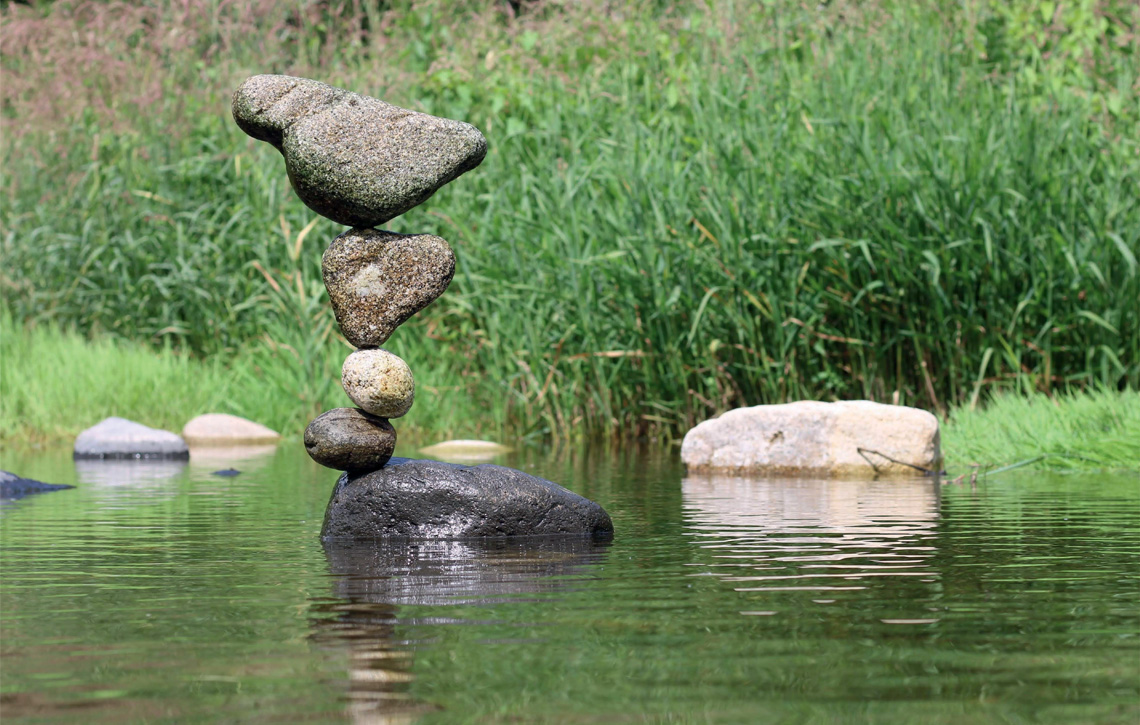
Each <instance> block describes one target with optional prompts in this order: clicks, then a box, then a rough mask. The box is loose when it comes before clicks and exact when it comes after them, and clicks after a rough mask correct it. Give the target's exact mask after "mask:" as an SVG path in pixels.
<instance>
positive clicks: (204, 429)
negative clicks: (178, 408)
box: [182, 413, 281, 446]
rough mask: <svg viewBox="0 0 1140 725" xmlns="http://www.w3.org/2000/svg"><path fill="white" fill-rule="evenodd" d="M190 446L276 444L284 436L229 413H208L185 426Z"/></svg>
mask: <svg viewBox="0 0 1140 725" xmlns="http://www.w3.org/2000/svg"><path fill="white" fill-rule="evenodd" d="M182 439H183V440H184V441H186V445H189V446H242V445H256V444H267V443H276V442H277V441H279V440H281V434H280V433H278V432H277V431H275V430H272V429H270V428H266V427H265V426H263V425H262V424H261V423H255V422H253V421H252V420H248V419H246V418H241V417H239V416H236V415H230V414H229V413H204V414H202V415H199V416H198V417H196V418H193V419H192V420H191V421H190V422H189V423H187V424H186V425H184V426H183V427H182Z"/></svg>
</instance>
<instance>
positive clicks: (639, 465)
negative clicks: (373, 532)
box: [0, 445, 1140, 723]
mask: <svg viewBox="0 0 1140 725" xmlns="http://www.w3.org/2000/svg"><path fill="white" fill-rule="evenodd" d="M67 453H68V452H67V451H46V452H44V451H38V452H31V451H10V450H9V451H5V452H4V453H3V461H2V462H0V467H2V468H5V469H8V470H15V471H17V472H19V473H21V474H23V475H25V476H31V477H35V478H40V479H42V480H46V481H51V482H56V483H71V484H75V485H76V486H77V487H78V488H76V489H74V490H70V491H61V492H56V493H50V494H43V495H39V496H32V497H28V498H25V499H21V500H19V501H15V502H7V503H5V504H4V505H3V506H0V656H2V658H3V668H2V676H0V715H2V717H3V719H4V722H6V723H7V722H59V723H72V722H93V723H99V722H108V723H119V722H171V723H173V722H178V723H186V722H203V723H207V722H266V723H278V722H356V723H405V722H406V723H412V722H423V723H452V722H478V723H499V722H504V721H506V722H575V723H579V722H596V723H612V722H723V723H738V722H739V723H754V722H783V721H791V722H814V721H817V720H818V721H829V722H867V723H882V722H934V723H938V722H945V723H951V722H953V723H959V722H1135V721H1137V720H1138V719H1140V706H1138V701H1140V647H1138V643H1140V640H1138V634H1140V574H1138V572H1140V566H1138V563H1140V480H1138V478H1137V476H1136V474H1098V475H1081V476H1075V475H1069V476H1059V475H1044V474H1040V473H1032V474H1025V475H1008V476H1004V477H1000V478H995V479H992V480H990V481H982V482H980V483H979V485H978V486H976V487H973V488H971V487H969V486H955V485H945V484H940V483H937V482H933V481H928V480H914V481H901V482H900V481H890V482H888V481H823V480H805V479H798V480H759V481H758V480H749V479H744V478H736V477H731V476H688V477H686V476H684V473H683V471H682V469H681V468H680V467H679V465H678V464H677V463H676V461H675V459H673V458H672V457H671V456H667V455H642V454H634V453H628V454H614V453H612V452H606V451H572V452H570V453H568V454H565V455H561V456H558V457H541V456H539V455H537V454H536V453H533V452H532V453H527V452H524V453H522V454H518V455H515V456H514V457H512V458H510V459H507V460H506V461H504V462H506V463H508V464H510V465H515V466H518V467H520V468H523V469H525V470H528V471H530V472H533V473H536V474H538V475H544V476H546V477H548V478H551V479H553V480H556V481H559V482H562V483H564V484H566V485H568V486H569V487H570V488H573V489H574V490H577V491H578V492H580V493H582V494H583V495H586V496H589V497H591V498H594V499H595V500H598V501H599V502H600V503H602V504H603V505H604V506H605V507H606V508H607V509H608V510H609V511H610V513H611V515H612V516H613V518H614V521H615V525H616V527H617V537H616V538H615V540H614V541H613V542H611V543H594V542H590V541H581V540H573V539H564V540H540V541H498V542H476V541H466V542H418V543H414V542H413V543H409V542H384V543H378V544H375V545H368V546H343V545H328V546H322V545H321V543H320V541H319V540H318V538H317V533H318V531H319V529H320V522H321V517H322V514H323V510H324V505H325V503H326V501H327V498H328V494H329V491H330V490H331V487H332V484H333V481H334V480H335V474H332V473H331V472H329V471H327V470H324V469H321V468H319V467H317V466H316V465H314V464H312V463H311V462H310V461H308V459H307V457H306V456H305V455H304V453H303V451H301V450H300V448H299V446H290V445H285V446H284V447H283V448H282V450H280V451H279V452H277V453H276V454H273V453H272V452H270V453H268V454H266V453H265V452H261V453H260V454H259V455H255V456H253V457H250V458H246V459H241V458H240V457H239V458H237V459H234V460H230V459H226V461H223V462H222V464H220V465H219V462H218V461H211V460H208V459H202V460H192V461H191V462H190V463H189V464H186V463H165V464H146V463H145V462H144V463H133V464H132V463H129V462H126V463H124V462H119V463H111V464H103V465H99V464H100V462H87V461H84V462H78V463H76V462H72V461H71V460H70V458H69V456H68V455H67ZM230 465H233V466H234V467H236V468H239V469H240V470H242V471H243V472H242V474H241V475H240V476H237V477H233V478H220V477H217V476H212V475H211V472H212V471H213V470H216V469H218V468H227V467H230Z"/></svg>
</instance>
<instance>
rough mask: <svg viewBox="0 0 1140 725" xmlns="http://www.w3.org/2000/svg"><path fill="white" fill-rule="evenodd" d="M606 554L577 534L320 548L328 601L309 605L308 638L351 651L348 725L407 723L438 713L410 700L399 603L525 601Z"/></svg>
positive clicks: (409, 660)
mask: <svg viewBox="0 0 1140 725" xmlns="http://www.w3.org/2000/svg"><path fill="white" fill-rule="evenodd" d="M605 554H606V544H604V543H598V542H595V541H593V540H591V539H588V538H578V537H564V538H560V539H516V540H506V539H499V540H494V541H486V540H468V541H463V542H459V541H427V542H418V543H408V542H385V541H380V542H376V543H375V544H374V545H372V546H353V545H351V544H348V545H343V544H338V543H336V542H326V544H325V555H326V556H327V557H328V562H329V570H330V573H331V574H332V576H333V585H332V587H333V590H332V595H333V598H332V599H321V600H318V601H317V602H315V603H314V607H313V612H314V614H315V615H316V616H314V617H313V618H312V620H311V622H312V626H313V634H312V639H313V640H314V641H315V642H317V643H318V645H320V646H324V647H329V648H332V649H347V650H348V655H349V691H348V701H349V704H348V712H349V715H350V717H351V719H352V722H354V723H388V724H391V723H404V722H414V721H415V719H416V718H417V717H418V716H421V715H423V714H424V713H427V712H431V711H433V710H435V709H436V707H435V706H433V705H430V704H428V703H425V702H421V701H416V700H415V699H413V698H412V695H411V693H410V692H409V690H410V688H411V685H412V682H413V681H414V678H415V674H414V673H413V671H412V664H413V656H414V654H415V653H414V651H413V646H414V645H413V644H412V643H409V642H406V641H400V640H399V639H398V638H397V633H396V627H397V625H398V624H400V623H401V621H400V619H399V614H400V608H401V607H402V606H420V607H422V606H428V607H451V606H471V605H496V604H503V603H506V602H518V601H528V600H532V599H534V598H536V597H541V596H546V595H550V594H552V593H555V592H557V591H559V590H562V589H566V588H568V587H571V586H572V585H573V582H574V581H575V579H576V578H578V577H582V576H587V575H588V574H589V572H590V570H591V569H592V568H593V567H595V566H597V565H599V564H601V563H602V562H603V560H604V557H605ZM452 621H455V622H462V620H451V619H448V618H437V619H432V620H430V623H433V624H447V623H448V622H452ZM402 623H404V624H407V620H406V619H405V620H404V621H403V622H402ZM461 626H462V625H461ZM404 636H407V635H406V634H405V635H404Z"/></svg>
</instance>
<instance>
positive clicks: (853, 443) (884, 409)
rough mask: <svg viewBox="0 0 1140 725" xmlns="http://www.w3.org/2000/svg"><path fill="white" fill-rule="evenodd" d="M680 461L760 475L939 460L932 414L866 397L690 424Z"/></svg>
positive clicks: (837, 472) (934, 466)
mask: <svg viewBox="0 0 1140 725" xmlns="http://www.w3.org/2000/svg"><path fill="white" fill-rule="evenodd" d="M681 460H682V461H683V462H684V463H685V465H686V466H687V467H688V468H689V470H692V471H727V472H740V473H750V474H763V475H813V476H859V477H865V476H876V475H892V476H917V475H922V473H923V472H924V471H930V472H937V471H938V469H939V468H940V466H941V464H942V453H941V450H940V446H939V432H938V419H937V418H935V417H934V416H933V415H931V414H930V413H928V412H926V411H924V410H918V409H917V408H907V407H904V406H898V405H883V404H881V403H872V402H870V401H866V400H857V401H848V402H838V403H821V402H815V401H801V402H797V403H788V404H785V405H757V406H755V407H752V408H738V409H736V410H730V411H728V412H727V413H725V414H724V415H722V416H720V417H719V418H714V419H712V420H706V421H705V422H703V423H701V424H700V425H698V426H696V427H695V428H693V429H692V430H690V431H689V432H688V433H687V434H686V435H685V440H684V441H683V442H682V444H681Z"/></svg>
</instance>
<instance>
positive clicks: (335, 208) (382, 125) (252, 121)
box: [233, 75, 487, 473]
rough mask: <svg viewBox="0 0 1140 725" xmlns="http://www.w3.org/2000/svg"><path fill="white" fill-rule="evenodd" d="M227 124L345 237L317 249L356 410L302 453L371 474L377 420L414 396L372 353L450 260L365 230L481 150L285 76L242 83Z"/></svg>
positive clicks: (340, 413) (390, 435) (438, 121)
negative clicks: (281, 168) (263, 147)
mask: <svg viewBox="0 0 1140 725" xmlns="http://www.w3.org/2000/svg"><path fill="white" fill-rule="evenodd" d="M233 112H234V120H235V121H237V123H238V125H239V126H240V127H241V128H242V130H244V131H245V132H246V133H248V134H249V135H250V136H252V137H254V138H256V139H259V140H262V141H267V142H269V143H271V144H273V145H274V146H275V147H277V148H278V149H279V150H280V151H281V153H282V155H284V157H285V165H286V168H287V170H288V172H289V180H290V181H291V182H292V184H293V188H294V189H295V190H296V192H297V195H298V196H300V197H301V200H302V201H304V202H305V203H306V204H307V205H308V206H309V207H310V208H311V209H313V210H314V211H316V212H317V213H318V214H321V215H323V216H325V217H327V218H329V219H332V220H333V221H335V222H338V223H341V224H346V225H349V226H351V227H353V228H352V229H350V230H349V231H347V232H345V233H344V234H342V235H340V236H339V237H337V238H336V240H334V241H333V243H332V245H331V246H329V248H328V250H327V251H326V252H325V254H324V258H323V259H322V264H321V268H322V273H323V276H324V282H325V286H326V287H327V289H328V292H329V300H330V301H331V302H332V306H333V311H334V312H335V314H336V319H337V322H338V323H339V324H340V328H341V331H342V332H343V333H344V336H345V338H346V339H347V340H348V341H349V342H350V343H352V345H354V346H355V347H357V348H358V349H357V350H356V352H354V353H352V354H351V355H349V356H348V359H346V360H345V361H344V367H343V368H342V371H341V378H342V385H343V386H344V391H345V393H347V394H348V397H349V398H350V399H351V400H352V402H353V403H355V404H356V405H357V406H359V407H358V408H355V409H354V408H338V409H335V410H331V411H328V412H327V413H324V414H322V415H320V416H318V417H317V419H316V420H314V421H313V422H312V423H311V424H310V425H309V427H308V429H307V430H306V431H305V448H306V449H307V450H308V452H309V455H310V456H312V458H313V459H314V460H315V461H317V462H318V463H320V464H322V465H325V466H328V467H330V468H335V469H339V470H343V471H348V472H351V473H366V472H369V471H374V470H378V469H380V468H382V467H383V466H384V464H385V463H387V462H388V459H389V458H391V456H392V452H393V450H394V449H395V445H396V431H395V429H394V428H393V427H392V425H391V423H389V420H390V419H392V418H399V417H400V416H402V415H404V414H406V413H407V412H408V410H409V409H410V408H411V407H412V401H413V398H414V393H415V384H414V381H413V379H412V371H411V369H409V367H408V365H407V363H405V362H404V361H403V360H401V359H400V358H399V357H397V356H396V355H393V354H392V353H391V352H388V351H387V350H384V349H382V348H381V347H380V345H382V344H383V343H384V342H385V341H386V340H387V339H388V338H389V336H390V335H391V334H392V333H393V332H394V331H395V329H396V328H397V327H398V326H400V325H401V324H402V323H404V322H405V321H406V320H408V319H409V318H410V317H411V316H412V315H414V314H416V313H417V312H419V311H420V310H421V309H423V308H424V307H426V306H427V305H428V304H430V303H431V302H432V301H433V300H435V299H436V298H437V297H439V296H440V295H441V294H443V291H444V290H445V289H447V285H448V284H449V283H450V282H451V278H452V275H453V274H454V273H455V257H454V255H453V254H452V252H451V247H449V246H448V244H447V242H445V241H444V240H442V239H440V238H439V237H435V236H431V235H429V234H412V235H405V234H393V233H391V232H385V231H380V230H377V229H374V228H373V227H375V226H377V225H379V224H383V223H384V222H386V221H388V220H390V219H392V218H394V217H396V216H399V215H400V214H403V213H404V212H406V211H408V210H409V209H411V208H412V207H414V206H416V205H418V204H421V203H423V202H424V201H426V200H427V199H428V197H430V196H431V195H432V194H433V193H435V191H436V190H437V189H439V188H440V187H441V186H443V185H444V184H446V183H448V182H449V181H451V180H453V179H455V178H456V177H458V176H459V175H460V174H462V173H464V172H466V171H469V170H470V169H473V168H475V167H476V166H478V165H479V163H480V162H481V161H482V160H483V156H484V155H485V154H486V151H487V142H486V139H484V138H483V135H482V134H481V133H479V131H478V129H476V128H475V127H474V126H471V125H470V124H466V123H461V122H459V121H451V120H448V119H443V118H436V117H434V116H429V115H427V114H424V113H416V112H414V111H408V110H405V109H402V108H398V107H396V106H393V105H390V104H388V103H385V102H383V101H380V100H377V99H375V98H368V97H367V96H361V95H357V94H355V93H350V92H348V91H345V90H342V89H340V88H334V87H332V86H328V85H325V84H323V83H318V82H316V81H311V80H305V79H302V78H291V77H289V76H273V75H260V76H253V77H252V78H249V79H247V80H246V81H245V82H244V83H242V85H241V87H240V88H238V90H237V92H236V93H235V94H234V101H233Z"/></svg>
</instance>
